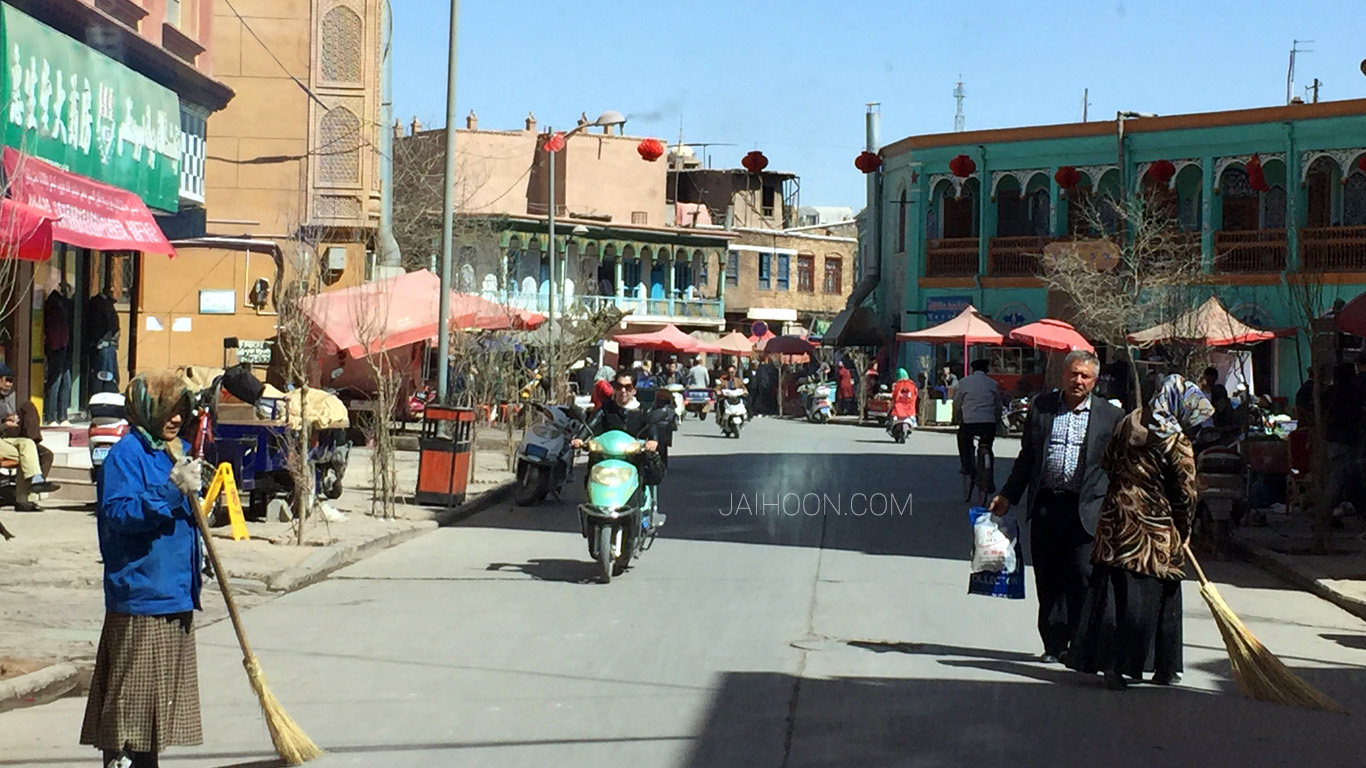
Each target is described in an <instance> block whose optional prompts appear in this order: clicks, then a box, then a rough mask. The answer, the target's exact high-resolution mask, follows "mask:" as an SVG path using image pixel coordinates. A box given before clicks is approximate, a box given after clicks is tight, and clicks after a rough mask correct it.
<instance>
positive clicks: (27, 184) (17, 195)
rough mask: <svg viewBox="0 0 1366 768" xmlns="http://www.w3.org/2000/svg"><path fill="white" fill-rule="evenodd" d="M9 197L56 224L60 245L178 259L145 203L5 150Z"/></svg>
mask: <svg viewBox="0 0 1366 768" xmlns="http://www.w3.org/2000/svg"><path fill="white" fill-rule="evenodd" d="M4 166H5V175H6V176H7V177H8V178H9V179H10V185H9V187H10V197H12V198H14V200H16V201H17V202H20V203H23V204H24V205H28V206H32V207H33V208H36V209H38V210H39V211H41V212H42V213H44V214H46V215H49V216H51V217H52V218H54V219H56V221H55V222H54V223H53V225H52V237H53V239H54V240H57V241H58V242H63V243H67V244H69V245H74V246H77V247H78V248H92V249H94V250H98V251H140V252H143V253H164V254H166V255H167V256H170V257H172V258H174V257H175V248H173V247H172V246H171V243H170V241H169V240H167V239H166V235H165V234H164V233H162V231H161V227H159V226H157V222H156V219H154V218H152V212H151V211H150V210H148V209H147V204H146V203H144V202H142V198H140V197H138V196H137V195H135V194H133V193H132V192H129V191H127V190H123V189H119V188H118V187H111V186H109V185H108V184H101V183H100V182H98V181H94V180H92V179H87V178H86V177H84V176H79V175H77V174H74V173H68V172H67V171H63V170H62V169H61V168H58V167H57V166H55V165H53V164H52V163H49V162H46V161H44V160H39V159H38V158H36V157H33V156H32V155H25V154H23V153H21V152H19V151H18V150H16V149H14V148H13V147H5V152H4Z"/></svg>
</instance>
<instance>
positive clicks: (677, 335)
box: [612, 325, 721, 354]
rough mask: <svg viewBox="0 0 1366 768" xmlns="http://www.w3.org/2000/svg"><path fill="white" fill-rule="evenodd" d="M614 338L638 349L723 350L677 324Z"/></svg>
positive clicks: (622, 343) (691, 352) (684, 351)
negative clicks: (697, 337)
mask: <svg viewBox="0 0 1366 768" xmlns="http://www.w3.org/2000/svg"><path fill="white" fill-rule="evenodd" d="M612 340H613V341H615V342H617V343H618V344H620V345H621V346H623V347H636V348H638V349H661V350H664V351H666V352H681V353H685V354H698V353H704V352H705V353H719V352H721V350H720V349H719V348H717V347H714V346H712V345H710V344H707V343H705V342H702V341H699V340H697V339H694V338H693V337H691V336H689V335H688V334H686V333H684V332H682V331H680V330H679V329H678V326H676V325H666V326H664V327H663V328H660V329H659V330H657V331H652V332H650V333H624V334H621V335H620V336H613V337H612Z"/></svg>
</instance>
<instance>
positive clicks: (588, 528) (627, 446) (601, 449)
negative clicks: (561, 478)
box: [579, 430, 664, 584]
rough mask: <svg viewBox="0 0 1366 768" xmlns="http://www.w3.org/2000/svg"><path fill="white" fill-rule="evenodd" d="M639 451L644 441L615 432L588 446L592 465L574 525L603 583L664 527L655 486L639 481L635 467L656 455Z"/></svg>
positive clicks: (604, 434)
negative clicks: (586, 490) (594, 460)
mask: <svg viewBox="0 0 1366 768" xmlns="http://www.w3.org/2000/svg"><path fill="white" fill-rule="evenodd" d="M644 450H645V443H644V441H642V440H637V439H636V438H634V437H631V436H630V435H628V434H626V433H625V432H621V431H618V430H613V431H611V432H605V433H603V434H601V435H598V436H597V437H595V438H593V439H591V440H589V441H588V452H589V454H590V455H592V456H593V457H594V458H595V459H596V463H594V464H593V465H592V468H591V469H590V470H589V471H588V498H587V500H586V501H585V502H584V503H582V504H580V505H579V526H580V528H581V530H582V532H583V536H584V538H586V539H588V554H589V556H591V557H592V558H593V560H594V561H595V562H597V564H598V568H599V578H600V579H601V581H602V583H604V584H609V583H611V581H612V577H613V576H620V575H621V574H622V573H624V572H625V571H626V567H627V566H628V565H630V563H631V560H632V559H633V558H638V557H640V555H641V554H642V553H644V552H645V550H647V549H649V548H650V546H651V545H652V544H653V543H654V540H655V536H656V534H657V533H658V531H659V528H660V526H662V525H663V524H664V515H663V514H662V513H660V512H659V511H658V497H657V490H658V489H657V486H655V485H652V484H649V483H647V482H645V480H646V478H643V477H642V476H641V470H640V467H639V466H638V465H637V463H636V459H637V457H640V459H641V460H642V461H643V462H653V461H657V460H658V459H657V457H658V454H654V455H649V456H643V457H642V456H640V454H641V453H642V452H643V451H644ZM650 479H654V480H657V479H658V478H650Z"/></svg>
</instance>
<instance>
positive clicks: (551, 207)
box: [545, 110, 626, 397]
mask: <svg viewBox="0 0 1366 768" xmlns="http://www.w3.org/2000/svg"><path fill="white" fill-rule="evenodd" d="M625 123H626V118H624V117H622V116H621V113H620V112H614V111H612V110H608V111H606V112H603V113H602V114H601V115H599V116H598V119H597V120H594V121H593V122H591V123H581V124H579V125H578V126H576V127H575V128H574V129H573V130H571V131H569V132H568V133H566V134H564V139H565V140H566V141H567V140H568V139H569V137H571V136H573V135H574V134H576V133H578V132H579V131H582V130H584V129H585V128H591V127H594V126H597V127H601V128H608V127H611V126H617V125H623V124H625ZM546 132H547V133H549V134H550V137H551V139H552V141H553V140H554V138H555V133H554V131H553V130H551V129H550V128H549V127H547V128H546ZM562 148H563V147H562V146H561V147H559V148H556V146H555V144H547V145H546V148H545V149H546V163H547V166H548V168H547V169H546V170H547V172H546V179H547V180H548V183H547V187H548V190H547V191H548V192H549V198H548V200H547V204H546V209H547V213H548V216H547V217H546V221H547V224H548V226H547V229H548V232H549V235H550V291H549V298H550V301H549V303H548V306H547V310H548V311H549V315H548V316H547V319H546V326H547V329H548V334H547V335H548V337H549V340H548V341H547V342H546V372H545V375H546V376H549V377H550V391H551V396H552V397H553V396H554V394H555V392H556V387H557V386H558V381H559V376H558V374H557V373H556V371H557V369H556V366H555V326H556V322H555V299H556V297H557V295H558V293H559V287H560V285H559V284H560V269H559V253H558V252H559V247H558V246H557V245H556V244H555V153H556V152H558V151H559V150H560V149H562ZM580 228H581V227H580ZM580 228H575V230H574V232H575V234H578V230H579V229H580ZM585 231H586V230H585Z"/></svg>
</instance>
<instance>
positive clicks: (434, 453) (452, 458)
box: [416, 404, 474, 508]
mask: <svg viewBox="0 0 1366 768" xmlns="http://www.w3.org/2000/svg"><path fill="white" fill-rule="evenodd" d="M473 434H474V409H473V408H452V407H450V406H445V405H434V404H433V405H428V406H427V408H426V412H425V413H424V414H423V420H422V435H421V436H420V437H419V438H418V442H417V445H418V465H417V494H416V500H417V503H418V504H421V505H423V506H436V507H447V508H450V507H455V506H459V505H460V504H463V503H465V491H466V489H467V488H468V486H469V477H470V441H471V437H472V436H473Z"/></svg>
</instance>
